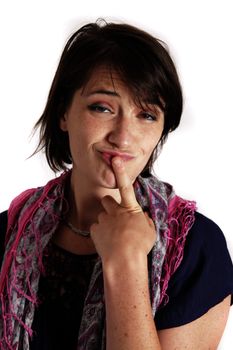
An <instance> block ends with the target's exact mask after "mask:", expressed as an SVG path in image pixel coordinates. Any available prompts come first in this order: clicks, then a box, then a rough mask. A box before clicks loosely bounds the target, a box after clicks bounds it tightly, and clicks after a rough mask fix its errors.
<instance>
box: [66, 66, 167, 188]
mask: <svg viewBox="0 0 233 350" xmlns="http://www.w3.org/2000/svg"><path fill="white" fill-rule="evenodd" d="M149 107H150V108H149V109H148V106H147V107H145V108H146V109H145V110H143V109H142V108H139V107H137V106H136V105H135V103H134V102H133V97H132V95H131V93H130V91H129V90H128V89H127V86H126V85H125V84H124V83H123V82H122V80H121V79H120V77H119V76H118V75H117V74H116V73H115V74H114V72H112V73H111V75H110V73H109V71H108V70H107V69H105V68H103V67H102V68H98V69H96V70H95V71H94V73H93V74H92V76H91V78H90V80H89V81H88V83H87V84H86V85H85V87H84V88H82V89H79V90H77V91H76V92H75V94H74V96H73V99H72V102H71V105H70V107H69V108H68V110H67V112H66V114H65V115H64V117H63V118H62V119H61V121H60V127H61V129H62V130H63V131H67V132H68V135H69V142H70V150H71V155H72V159H73V172H75V174H76V177H78V179H79V180H80V181H82V180H83V182H88V184H89V185H90V186H91V187H92V186H99V187H105V188H116V179H115V176H114V173H113V170H112V167H111V159H112V157H113V156H115V155H118V156H120V157H121V158H122V159H123V161H124V163H125V168H126V171H127V173H128V175H129V176H130V178H131V179H132V182H133V181H134V180H135V178H136V177H137V176H138V175H139V174H140V172H141V171H142V170H143V168H144V167H145V165H146V163H147V162H148V160H149V158H150V156H151V154H152V152H153V150H154V148H155V147H156V145H157V143H158V141H159V139H160V137H161V135H162V131H163V125H164V115H163V112H162V111H161V110H160V109H159V107H157V106H155V105H150V106H149Z"/></svg>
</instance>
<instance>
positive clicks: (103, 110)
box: [88, 104, 111, 113]
mask: <svg viewBox="0 0 233 350" xmlns="http://www.w3.org/2000/svg"><path fill="white" fill-rule="evenodd" d="M88 109H90V110H91V111H94V112H98V113H108V112H111V110H110V109H109V108H107V107H105V106H102V105H99V104H94V105H90V106H88Z"/></svg>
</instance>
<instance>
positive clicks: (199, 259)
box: [155, 213, 233, 330]
mask: <svg viewBox="0 0 233 350" xmlns="http://www.w3.org/2000/svg"><path fill="white" fill-rule="evenodd" d="M167 294H168V297H169V301H168V303H167V304H166V305H165V306H163V307H161V309H159V310H158V311H157V313H156V315H155V323H156V327H157V329H158V330H161V329H166V328H172V327H178V326H182V325H184V324H186V323H189V322H191V321H194V320H195V319H197V318H199V317H201V316H202V315H203V314H205V313H206V312H207V311H208V310H209V309H210V308H212V307H213V306H215V305H217V304H218V303H220V302H221V301H222V300H223V299H224V298H226V297H227V296H228V295H231V296H232V295H233V265H232V261H231V258H230V255H229V252H228V249H227V244H226V240H225V237H224V235H223V233H222V231H221V230H220V228H219V227H218V226H217V225H216V224H215V223H214V222H213V221H212V220H210V219H208V218H207V217H205V216H204V215H202V214H200V213H196V214H195V222H194V225H193V226H192V228H191V230H190V232H189V233H188V236H187V239H186V243H185V249H184V257H183V260H182V262H181V264H180V266H179V268H178V269H177V271H176V272H175V273H174V275H173V276H172V277H171V279H170V281H169V284H168V289H167ZM231 303H232V300H231Z"/></svg>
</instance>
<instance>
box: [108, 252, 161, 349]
mask: <svg viewBox="0 0 233 350" xmlns="http://www.w3.org/2000/svg"><path fill="white" fill-rule="evenodd" d="M103 276H104V295H105V305H106V327H107V350H119V349H121V350H132V349H133V350H142V349H143V350H157V349H158V350H160V349H161V346H160V343H159V339H158V334H157V331H156V328H155V322H154V320H153V317H152V309H151V304H150V295H149V287H148V270H147V259H146V258H144V257H142V256H135V257H134V259H133V260H132V259H131V260H129V259H122V257H121V258H119V261H116V262H114V261H110V262H109V263H106V264H103Z"/></svg>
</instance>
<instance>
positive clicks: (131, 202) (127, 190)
mask: <svg viewBox="0 0 233 350" xmlns="http://www.w3.org/2000/svg"><path fill="white" fill-rule="evenodd" d="M112 168H113V171H114V174H115V176H116V181H117V186H118V188H119V191H120V195H121V206H122V207H125V208H129V209H130V208H132V209H137V208H138V210H139V209H140V210H141V207H140V206H139V204H138V202H137V200H136V197H135V194H134V189H133V185H132V183H131V180H130V178H129V176H128V174H127V173H126V171H125V166H124V162H123V160H122V159H121V158H119V157H114V158H113V159H112Z"/></svg>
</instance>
